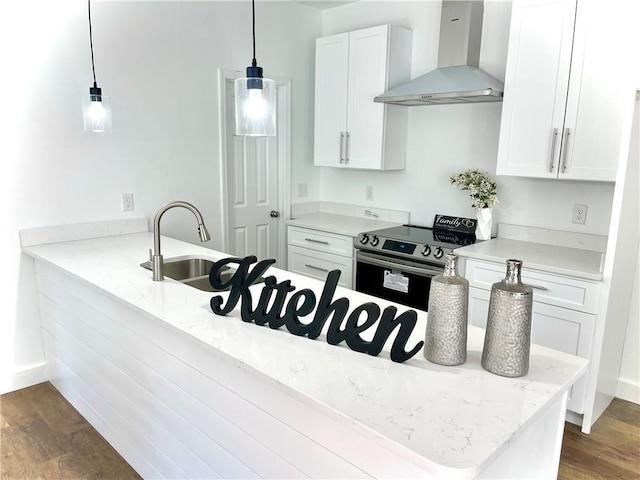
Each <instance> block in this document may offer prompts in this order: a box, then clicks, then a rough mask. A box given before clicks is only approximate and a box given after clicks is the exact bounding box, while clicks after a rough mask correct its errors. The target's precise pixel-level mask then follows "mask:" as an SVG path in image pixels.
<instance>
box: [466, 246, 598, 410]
mask: <svg viewBox="0 0 640 480" xmlns="http://www.w3.org/2000/svg"><path fill="white" fill-rule="evenodd" d="M504 274H505V266H504V264H502V263H497V262H485V261H479V260H474V259H467V260H466V266H465V277H466V278H467V279H468V280H469V319H470V323H471V324H472V325H475V326H478V327H481V328H485V327H486V323H487V313H488V311H489V297H490V295H491V285H493V284H494V283H495V282H498V281H501V280H503V279H504ZM522 281H523V283H526V284H529V285H532V286H535V287H537V288H534V290H533V309H532V310H533V311H532V324H531V342H532V343H535V344H538V345H542V346H545V347H548V348H553V349H554V350H560V351H562V352H566V353H570V354H572V355H577V356H578V357H582V358H586V359H588V360H589V359H590V358H591V352H592V341H593V331H594V328H595V321H596V315H595V313H596V308H597V299H598V294H599V288H600V285H599V284H598V283H597V282H589V281H585V280H581V279H576V278H573V277H566V276H563V275H557V274H551V273H547V272H542V271H537V270H528V269H526V268H524V269H523V271H522ZM532 361H534V359H532ZM586 387H587V375H584V376H583V377H582V378H581V379H580V380H578V382H576V384H575V385H574V386H573V387H572V389H571V390H570V391H569V401H568V403H567V408H568V409H569V410H571V411H573V412H575V413H580V414H581V413H584V403H585V392H586Z"/></svg>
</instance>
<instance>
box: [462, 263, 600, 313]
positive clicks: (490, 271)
mask: <svg viewBox="0 0 640 480" xmlns="http://www.w3.org/2000/svg"><path fill="white" fill-rule="evenodd" d="M505 273H506V265H505V264H498V263H494V262H483V261H480V260H475V259H467V260H466V267H465V277H466V278H467V279H468V280H469V284H470V286H473V287H478V288H482V289H486V290H491V285H493V284H494V283H496V282H499V281H501V280H504V277H505ZM522 282H523V283H526V284H528V285H532V286H537V287H541V288H534V289H533V299H534V301H536V302H542V303H547V304H549V305H555V306H558V307H564V308H570V309H572V310H577V311H579V312H587V313H596V310H597V307H598V295H599V294H600V284H599V283H594V282H589V281H586V280H580V279H577V278H573V277H566V276H563V275H557V274H553V273H547V272H541V271H539V270H530V269H527V268H526V265H525V266H524V267H523V269H522Z"/></svg>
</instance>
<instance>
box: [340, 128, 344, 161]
mask: <svg viewBox="0 0 640 480" xmlns="http://www.w3.org/2000/svg"><path fill="white" fill-rule="evenodd" d="M343 162H344V132H340V163H343Z"/></svg>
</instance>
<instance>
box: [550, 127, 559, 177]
mask: <svg viewBox="0 0 640 480" xmlns="http://www.w3.org/2000/svg"><path fill="white" fill-rule="evenodd" d="M557 139H558V129H557V128H554V129H553V132H552V133H551V155H550V156H549V173H551V172H553V162H554V159H553V157H555V155H556V140H557Z"/></svg>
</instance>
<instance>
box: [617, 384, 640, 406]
mask: <svg viewBox="0 0 640 480" xmlns="http://www.w3.org/2000/svg"><path fill="white" fill-rule="evenodd" d="M616 397H618V398H621V399H622V400H627V401H628V402H633V403H637V404H640V384H638V383H636V382H632V381H630V380H625V379H624V378H619V379H618V387H617V388H616Z"/></svg>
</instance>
